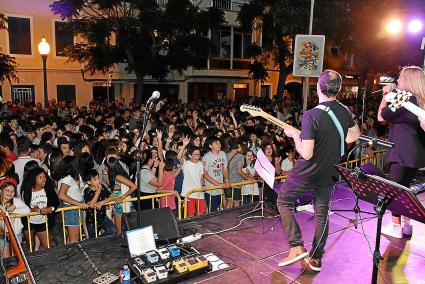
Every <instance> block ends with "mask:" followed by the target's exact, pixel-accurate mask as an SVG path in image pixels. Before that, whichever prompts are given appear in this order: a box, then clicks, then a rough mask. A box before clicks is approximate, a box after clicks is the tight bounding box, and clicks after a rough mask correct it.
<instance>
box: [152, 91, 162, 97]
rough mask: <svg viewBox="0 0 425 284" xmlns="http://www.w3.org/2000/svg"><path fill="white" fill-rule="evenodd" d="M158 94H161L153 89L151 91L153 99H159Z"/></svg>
mask: <svg viewBox="0 0 425 284" xmlns="http://www.w3.org/2000/svg"><path fill="white" fill-rule="evenodd" d="M160 96H161V94H160V93H159V92H158V91H154V92H153V93H152V98H154V99H159V97H160Z"/></svg>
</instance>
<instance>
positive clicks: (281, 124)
mask: <svg viewBox="0 0 425 284" xmlns="http://www.w3.org/2000/svg"><path fill="white" fill-rule="evenodd" d="M259 116H261V117H262V118H264V119H267V120H268V121H270V122H272V123H273V124H275V125H277V126H279V127H281V128H283V129H284V130H295V131H296V132H297V133H298V134H301V131H300V130H298V129H296V128H295V127H293V126H292V125H289V124H287V123H285V122H283V121H281V120H279V119H277V118H276V117H274V116H272V115H270V114H268V113H267V112H264V111H263V112H261V114H260V115H259Z"/></svg>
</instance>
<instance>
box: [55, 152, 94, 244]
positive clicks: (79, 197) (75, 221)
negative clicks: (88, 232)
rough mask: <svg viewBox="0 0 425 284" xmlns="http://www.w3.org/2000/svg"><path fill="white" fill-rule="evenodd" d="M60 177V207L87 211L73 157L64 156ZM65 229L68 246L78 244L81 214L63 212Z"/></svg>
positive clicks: (75, 161)
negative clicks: (72, 207)
mask: <svg viewBox="0 0 425 284" xmlns="http://www.w3.org/2000/svg"><path fill="white" fill-rule="evenodd" d="M60 169H61V172H60V177H61V179H60V180H59V182H58V187H59V193H58V195H59V198H60V200H61V201H62V203H63V204H62V207H70V206H79V207H80V209H87V208H88V205H87V204H86V203H84V199H83V192H82V187H83V185H82V182H81V181H80V180H81V178H80V173H79V170H78V161H77V159H76V158H75V157H73V156H66V157H64V158H63V159H62V161H61V163H60ZM64 215H65V216H64V217H65V218H64V219H65V227H66V231H67V235H68V236H67V239H68V242H67V243H68V244H70V243H76V242H78V237H79V232H80V226H81V217H80V216H81V214H79V212H78V210H67V211H65V212H64Z"/></svg>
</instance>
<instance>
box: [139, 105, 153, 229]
mask: <svg viewBox="0 0 425 284" xmlns="http://www.w3.org/2000/svg"><path fill="white" fill-rule="evenodd" d="M154 101H155V100H148V102H147V104H146V110H145V113H144V115H143V124H142V132H141V136H140V142H139V145H137V150H136V151H137V155H136V185H137V206H136V214H137V227H138V228H140V227H141V226H142V220H141V218H140V188H139V186H140V179H141V178H140V166H141V165H140V164H141V160H142V158H143V149H142V142H143V138H144V137H145V132H146V126H147V124H148V122H149V119H150V117H151V114H152V109H153V107H154V105H155V103H154Z"/></svg>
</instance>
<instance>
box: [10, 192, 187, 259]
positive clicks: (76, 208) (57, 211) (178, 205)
mask: <svg viewBox="0 0 425 284" xmlns="http://www.w3.org/2000/svg"><path fill="white" fill-rule="evenodd" d="M169 196H174V197H175V198H177V202H176V207H177V212H178V215H177V216H178V219H179V220H181V217H182V216H181V197H180V195H178V194H177V193H175V192H165V193H158V194H153V195H147V196H141V197H140V200H147V199H151V200H152V208H154V207H155V199H157V198H161V197H169ZM136 200H137V197H133V198H126V199H124V200H123V201H122V202H121V204H122V203H128V202H133V201H136ZM165 200H166V204H165V205H166V206H167V205H168V200H167V199H165ZM114 204H117V203H116V202H115V201H112V202H109V203H107V204H105V205H104V206H110V207H112V206H113V205H114ZM70 210H78V217H79V219H80V226H79V228H80V241H81V240H82V239H83V229H82V225H83V223H84V222H85V220H82V218H81V215H82V214H81V209H80V207H79V206H70V207H64V208H58V209H57V210H56V211H55V212H56V213H60V214H61V217H62V233H63V241H64V244H67V238H66V227H65V214H64V212H66V211H70ZM87 210H94V211H95V214H94V217H95V232H96V237H97V234H98V225H97V218H96V216H97V214H96V211H97V209H96V208H89V209H87ZM37 215H40V214H39V213H37V212H33V213H30V214H25V215H16V214H11V215H10V218H22V217H27V225H28V234H29V235H31V223H30V219H29V218H28V217H30V216H37ZM81 221H82V222H81ZM45 225H46V233H47V245H48V248H50V240H51V235H50V233H49V225H48V220H47V219H46V222H45ZM28 246H29V250H30V252H32V251H33V244H32V243H31V237H30V238H29V244H28Z"/></svg>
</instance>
